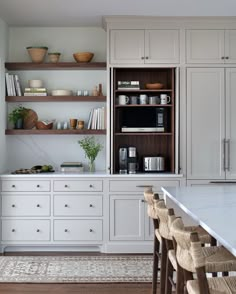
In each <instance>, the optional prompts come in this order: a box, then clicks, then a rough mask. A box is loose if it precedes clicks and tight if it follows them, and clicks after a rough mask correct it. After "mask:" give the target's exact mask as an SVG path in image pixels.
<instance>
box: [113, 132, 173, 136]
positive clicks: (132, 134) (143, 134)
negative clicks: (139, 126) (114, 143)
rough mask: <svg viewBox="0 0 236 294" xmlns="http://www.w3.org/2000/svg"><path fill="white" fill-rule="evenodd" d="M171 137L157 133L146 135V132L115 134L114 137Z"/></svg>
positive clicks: (167, 134)
mask: <svg viewBox="0 0 236 294" xmlns="http://www.w3.org/2000/svg"><path fill="white" fill-rule="evenodd" d="M171 135H173V134H172V133H161V132H160V133H157V132H152V133H151V132H150V133H146V132H143V133H141V132H140V133H138V132H137V133H136V132H135V133H128V132H127V133H115V136H171Z"/></svg>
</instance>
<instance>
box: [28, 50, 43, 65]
mask: <svg viewBox="0 0 236 294" xmlns="http://www.w3.org/2000/svg"><path fill="white" fill-rule="evenodd" d="M26 49H27V50H28V53H29V56H30V58H31V60H32V62H34V63H42V62H43V60H44V58H45V55H46V53H47V51H48V48H47V47H27V48H26Z"/></svg>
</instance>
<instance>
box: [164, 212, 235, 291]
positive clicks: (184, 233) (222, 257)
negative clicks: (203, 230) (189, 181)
mask: <svg viewBox="0 0 236 294" xmlns="http://www.w3.org/2000/svg"><path fill="white" fill-rule="evenodd" d="M169 226H170V231H171V234H172V237H173V240H174V243H175V246H176V259H177V262H178V264H179V265H180V266H181V267H182V269H183V272H184V280H185V284H186V283H187V281H188V280H193V273H196V270H195V266H194V263H193V258H192V254H191V251H190V247H191V240H190V237H191V234H193V232H191V231H189V230H188V229H187V228H186V227H185V226H184V224H183V221H182V219H181V218H180V217H173V216H172V217H171V220H169ZM195 233H196V232H195ZM200 244H201V242H200ZM201 248H202V249H201V252H202V255H203V257H204V262H205V270H206V272H207V273H219V272H230V271H235V270H236V258H235V257H234V256H233V255H232V254H231V253H230V252H229V251H228V250H226V249H225V248H224V247H223V246H209V247H201ZM223 293H224V292H223ZM204 294H206V293H204Z"/></svg>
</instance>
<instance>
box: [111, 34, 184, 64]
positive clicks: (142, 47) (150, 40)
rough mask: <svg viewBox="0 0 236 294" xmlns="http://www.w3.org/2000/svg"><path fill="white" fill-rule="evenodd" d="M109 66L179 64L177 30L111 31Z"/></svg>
mask: <svg viewBox="0 0 236 294" xmlns="http://www.w3.org/2000/svg"><path fill="white" fill-rule="evenodd" d="M109 56H110V57H109V58H110V59H109V61H110V63H111V64H155V63H160V64H161V63H170V64H171V63H179V30H177V29H173V30H172V29H170V30H168V29H166V30H161V29H160V30H157V29H153V30H140V29H117V30H115V29H113V30H111V31H110V52H109Z"/></svg>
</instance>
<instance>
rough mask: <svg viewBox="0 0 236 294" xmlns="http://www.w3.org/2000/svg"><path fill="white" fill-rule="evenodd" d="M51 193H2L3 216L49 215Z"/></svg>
mask: <svg viewBox="0 0 236 294" xmlns="http://www.w3.org/2000/svg"><path fill="white" fill-rule="evenodd" d="M49 215H50V195H27V196H24V195H2V216H49Z"/></svg>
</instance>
